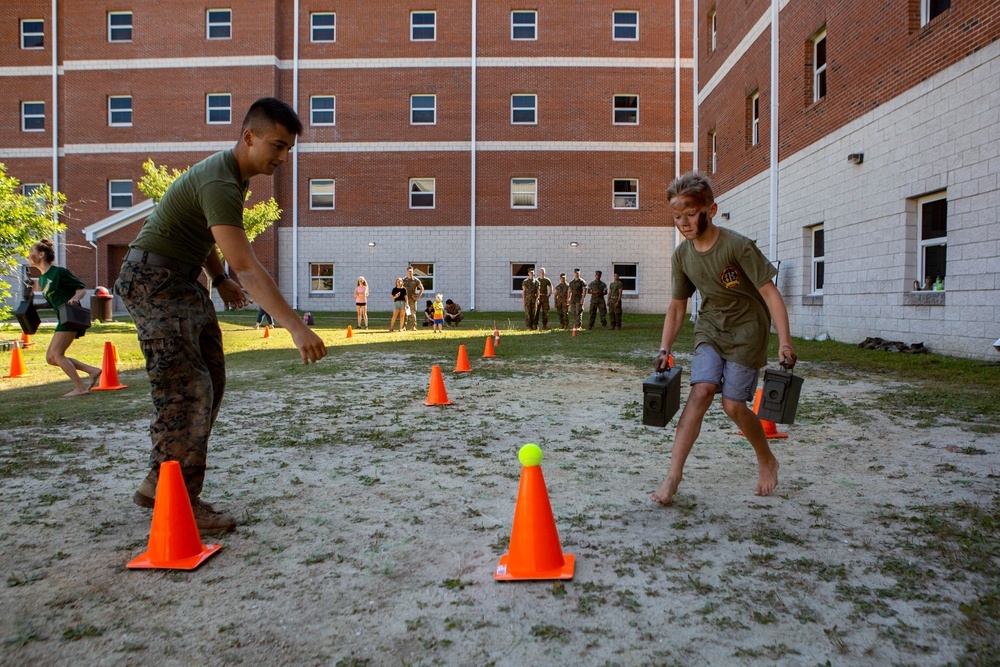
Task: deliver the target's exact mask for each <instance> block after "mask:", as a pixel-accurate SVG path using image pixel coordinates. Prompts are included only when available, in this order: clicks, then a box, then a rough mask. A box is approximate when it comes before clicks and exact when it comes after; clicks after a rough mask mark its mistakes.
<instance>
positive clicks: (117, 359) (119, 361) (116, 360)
mask: <svg viewBox="0 0 1000 667" xmlns="http://www.w3.org/2000/svg"><path fill="white" fill-rule="evenodd" d="M111 352H112V353H114V356H115V366H117V365H118V364H120V363H121V362H122V360H121V359H119V358H118V346H117V345H115V344H114V343H111Z"/></svg>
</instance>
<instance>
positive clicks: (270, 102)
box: [243, 97, 302, 136]
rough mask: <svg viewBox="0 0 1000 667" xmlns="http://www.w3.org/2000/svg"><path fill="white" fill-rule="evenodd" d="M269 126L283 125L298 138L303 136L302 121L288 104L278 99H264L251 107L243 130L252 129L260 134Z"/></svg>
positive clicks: (244, 119) (245, 118)
mask: <svg viewBox="0 0 1000 667" xmlns="http://www.w3.org/2000/svg"><path fill="white" fill-rule="evenodd" d="M269 125H281V126H282V127H284V128H285V129H286V130H288V131H289V132H292V133H293V134H295V135H296V136H298V135H300V134H302V121H301V120H299V116H298V114H296V113H295V110H294V109H292V107H290V106H288V104H287V103H286V102H283V101H282V100H279V99H278V98H276V97H262V98H260V99H259V100H257V101H256V102H254V103H253V104H251V105H250V109H249V110H248V111H247V115H246V116H245V117H244V118H243V129H244V130H246V129H247V128H250V129H252V130H253V131H254V132H255V133H257V134H260V133H262V132H263V131H264V130H266V129H267V127H266V126H269Z"/></svg>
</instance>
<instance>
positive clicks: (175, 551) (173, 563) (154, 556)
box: [126, 461, 222, 570]
mask: <svg viewBox="0 0 1000 667" xmlns="http://www.w3.org/2000/svg"><path fill="white" fill-rule="evenodd" d="M221 548H222V545H220V544H202V542H201V537H200V536H199V535H198V526H197V524H195V522H194V512H193V511H192V510H191V499H190V498H188V492H187V487H185V486H184V476H183V475H182V474H181V464H180V463H178V462H177V461H164V462H163V463H162V464H160V481H159V482H157V484H156V501H155V502H154V504H153V525H152V527H151V528H150V531H149V546H148V547H147V548H146V551H145V553H142V554H140V555H139V556H137V557H136V558H133V559H132V560H131V561H129V564H128V565H126V567H128V568H129V569H131V570H140V569H142V570H145V569H162V570H193V569H195V568H196V567H198V566H199V565H201V564H202V563H204V562H205V561H206V560H207V559H208V557H209V556H211V555H212V554H214V553H215V552H216V551H218V550H219V549H221Z"/></svg>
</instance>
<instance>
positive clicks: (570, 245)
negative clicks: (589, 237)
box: [569, 241, 580, 248]
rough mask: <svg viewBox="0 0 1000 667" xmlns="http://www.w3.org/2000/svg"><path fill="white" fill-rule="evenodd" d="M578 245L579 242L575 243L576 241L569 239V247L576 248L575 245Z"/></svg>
mask: <svg viewBox="0 0 1000 667" xmlns="http://www.w3.org/2000/svg"><path fill="white" fill-rule="evenodd" d="M579 245H580V244H579V243H577V242H576V241H570V242H569V247H570V248H576V247H577V246H579Z"/></svg>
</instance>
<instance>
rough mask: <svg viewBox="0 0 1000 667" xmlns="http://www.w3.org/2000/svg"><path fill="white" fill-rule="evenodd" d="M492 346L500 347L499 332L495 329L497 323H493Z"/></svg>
mask: <svg viewBox="0 0 1000 667" xmlns="http://www.w3.org/2000/svg"><path fill="white" fill-rule="evenodd" d="M493 344H494V345H496V346H497V347H500V330H499V329H497V323H496V322H494V323H493Z"/></svg>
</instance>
